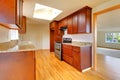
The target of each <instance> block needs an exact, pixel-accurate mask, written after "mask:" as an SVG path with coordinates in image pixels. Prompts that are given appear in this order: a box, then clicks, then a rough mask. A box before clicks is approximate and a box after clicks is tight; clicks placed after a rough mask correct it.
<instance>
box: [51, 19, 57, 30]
mask: <svg viewBox="0 0 120 80" xmlns="http://www.w3.org/2000/svg"><path fill="white" fill-rule="evenodd" d="M56 26H57V22H56V21H53V22H51V23H50V29H51V30H55V27H56Z"/></svg>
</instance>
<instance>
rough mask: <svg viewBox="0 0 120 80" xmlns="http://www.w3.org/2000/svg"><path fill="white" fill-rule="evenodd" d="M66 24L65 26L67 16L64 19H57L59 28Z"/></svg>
mask: <svg viewBox="0 0 120 80" xmlns="http://www.w3.org/2000/svg"><path fill="white" fill-rule="evenodd" d="M66 26H67V18H64V19H62V20H60V21H59V29H60V28H61V27H66Z"/></svg>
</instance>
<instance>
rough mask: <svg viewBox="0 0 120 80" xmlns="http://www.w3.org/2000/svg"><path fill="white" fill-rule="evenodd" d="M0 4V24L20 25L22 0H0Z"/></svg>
mask: <svg viewBox="0 0 120 80" xmlns="http://www.w3.org/2000/svg"><path fill="white" fill-rule="evenodd" d="M0 5H1V7H0V24H1V25H2V24H3V25H6V26H8V24H9V25H10V26H11V24H12V25H15V26H19V27H21V24H22V8H23V0H1V1H0Z"/></svg>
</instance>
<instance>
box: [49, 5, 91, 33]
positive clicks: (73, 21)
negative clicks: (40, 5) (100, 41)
mask: <svg viewBox="0 0 120 80" xmlns="http://www.w3.org/2000/svg"><path fill="white" fill-rule="evenodd" d="M91 10H92V8H90V7H88V6H85V7H83V8H82V9H80V10H78V11H76V12H74V13H72V14H71V15H69V16H67V17H65V18H63V19H61V20H60V21H59V23H58V29H61V28H62V27H67V33H68V34H81V33H91ZM51 29H54V28H53V27H51ZM58 31H59V32H60V30H58ZM61 31H62V30H61Z"/></svg>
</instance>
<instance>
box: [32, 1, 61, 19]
mask: <svg viewBox="0 0 120 80" xmlns="http://www.w3.org/2000/svg"><path fill="white" fill-rule="evenodd" d="M60 13H62V11H61V10H58V9H55V8H52V7H48V6H45V5H41V4H38V3H36V4H35V9H34V15H33V17H34V18H38V19H45V20H53V19H54V18H55V17H56V16H58V15H59V14H60Z"/></svg>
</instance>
